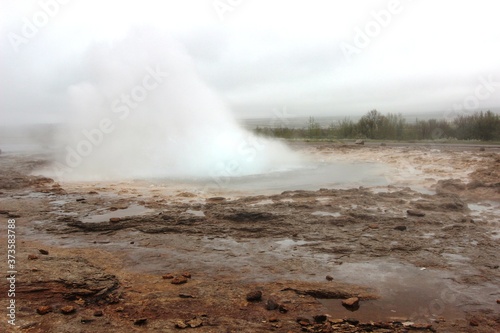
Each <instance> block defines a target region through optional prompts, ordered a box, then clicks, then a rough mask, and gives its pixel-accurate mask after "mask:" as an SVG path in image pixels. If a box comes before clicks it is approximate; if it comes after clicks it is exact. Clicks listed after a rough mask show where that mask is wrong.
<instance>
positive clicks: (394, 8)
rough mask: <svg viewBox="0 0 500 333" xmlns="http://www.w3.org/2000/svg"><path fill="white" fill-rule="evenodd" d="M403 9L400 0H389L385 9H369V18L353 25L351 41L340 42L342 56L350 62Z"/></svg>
mask: <svg viewBox="0 0 500 333" xmlns="http://www.w3.org/2000/svg"><path fill="white" fill-rule="evenodd" d="M409 1H411V0H409ZM403 10H404V6H403V4H402V3H401V1H400V0H391V1H389V3H388V4H387V6H386V8H385V9H381V10H378V11H375V10H373V11H371V12H370V20H368V21H367V22H366V23H365V24H364V25H363V26H362V27H360V26H355V27H354V35H353V37H352V41H350V42H346V41H342V42H340V44H339V47H340V50H341V51H342V54H343V55H344V58H345V59H346V60H347V61H348V62H350V61H352V58H353V57H354V56H356V55H359V54H361V53H362V52H363V50H364V49H366V48H367V47H368V46H370V44H371V43H372V41H373V40H374V39H375V38H377V37H378V36H379V35H380V34H381V33H382V31H383V30H384V29H387V28H388V27H389V25H390V24H391V23H392V21H393V18H394V17H395V16H397V15H399V14H401V13H402V12H403Z"/></svg>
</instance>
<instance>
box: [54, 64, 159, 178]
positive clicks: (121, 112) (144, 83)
mask: <svg viewBox="0 0 500 333" xmlns="http://www.w3.org/2000/svg"><path fill="white" fill-rule="evenodd" d="M168 77H169V74H168V73H167V72H163V71H162V70H161V69H160V68H159V67H158V66H156V68H154V69H153V68H152V67H149V66H148V67H146V74H145V75H144V76H143V78H142V80H141V81H140V83H138V84H136V85H135V86H134V87H132V88H131V89H130V90H129V91H127V92H124V93H122V94H120V96H119V97H117V98H116V99H115V100H114V101H112V102H111V104H110V111H111V112H112V113H114V114H116V116H117V117H118V120H116V119H113V118H112V117H103V118H101V119H100V121H99V122H98V123H97V126H95V127H94V128H90V129H87V128H84V129H83V130H82V131H81V132H80V134H81V135H80V137H81V139H80V140H79V141H78V142H76V144H75V145H67V146H66V149H65V158H64V163H61V162H55V163H54V165H53V172H54V174H55V175H56V176H57V177H59V178H61V177H62V176H63V175H64V174H65V173H70V172H72V170H73V169H75V168H77V167H79V166H80V165H81V164H82V162H83V161H84V158H85V157H87V156H89V155H91V154H92V152H93V151H94V149H95V148H96V147H99V146H101V145H102V144H103V142H104V141H105V139H106V137H108V136H109V135H110V134H111V133H113V131H114V130H115V128H116V126H118V124H119V122H122V121H124V120H125V119H127V118H128V117H129V115H130V113H131V111H133V110H135V109H137V108H138V107H139V106H140V104H141V103H142V102H144V101H145V100H146V99H147V97H148V96H149V95H150V94H151V93H152V92H153V91H154V90H155V89H157V88H158V87H159V86H160V85H162V84H163V83H164V82H165V79H166V78H168Z"/></svg>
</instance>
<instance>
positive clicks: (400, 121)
mask: <svg viewBox="0 0 500 333" xmlns="http://www.w3.org/2000/svg"><path fill="white" fill-rule="evenodd" d="M254 131H255V132H256V133H257V134H259V135H263V136H270V137H276V138H284V139H314V140H338V139H374V140H439V139H456V140H481V141H500V116H499V115H497V114H495V113H493V112H491V111H486V112H483V111H481V112H476V113H474V114H470V115H460V116H458V117H457V118H455V119H453V120H452V121H447V120H445V119H440V120H437V119H428V120H418V119H417V120H416V121H415V122H414V123H408V122H407V121H406V120H405V119H404V118H403V116H402V115H401V114H392V113H389V114H387V115H383V114H381V113H380V112H378V111H377V110H372V111H370V112H368V113H367V114H365V115H364V116H363V117H361V119H359V120H358V121H357V122H354V121H352V120H351V119H349V118H345V119H343V120H341V121H337V122H336V123H331V124H330V125H329V126H326V127H325V126H321V125H320V124H319V123H318V122H316V121H315V119H314V117H310V118H309V122H308V124H307V127H303V128H289V127H284V126H278V127H257V128H255V130H254Z"/></svg>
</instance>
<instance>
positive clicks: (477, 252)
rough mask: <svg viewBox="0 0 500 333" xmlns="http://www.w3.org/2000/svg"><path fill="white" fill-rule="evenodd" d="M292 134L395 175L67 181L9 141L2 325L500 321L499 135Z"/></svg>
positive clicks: (398, 328) (396, 325)
mask: <svg viewBox="0 0 500 333" xmlns="http://www.w3.org/2000/svg"><path fill="white" fill-rule="evenodd" d="M294 149H296V150H299V151H301V152H302V153H304V154H306V155H308V156H310V157H311V159H313V160H316V161H321V163H323V164H327V165H328V164H329V163H337V162H342V163H344V165H352V167H353V168H354V166H356V165H360V164H363V163H365V164H366V163H376V164H374V166H375V165H376V166H377V167H380V165H384V168H385V170H386V171H384V172H382V173H379V174H378V176H379V178H381V179H383V180H384V182H383V184H378V183H379V182H378V183H377V182H374V183H370V184H371V185H370V186H366V185H363V182H362V181H361V182H355V181H352V182H350V181H348V182H347V183H342V182H339V184H338V186H335V185H334V184H333V185H332V184H331V183H329V182H327V181H325V186H324V188H320V187H318V188H317V189H314V190H309V191H306V190H288V191H276V189H274V190H272V189H271V190H267V189H265V188H262V189H256V188H253V189H251V190H246V191H242V190H238V189H237V188H236V189H235V188H234V187H232V188H231V189H226V190H225V189H222V188H218V187H216V186H212V187H210V186H209V187H200V186H197V185H195V184H193V183H186V184H181V183H175V184H171V183H169V182H167V181H165V180H163V181H161V182H160V181H154V180H150V181H123V182H100V183H97V182H60V183H56V182H54V181H53V180H52V179H49V178H44V177H39V176H33V175H32V173H33V171H34V170H37V169H38V168H40V167H43V166H44V165H46V164H47V161H46V156H44V155H42V154H13V153H10V154H3V155H0V220H1V221H2V223H1V235H2V237H1V248H2V249H4V251H5V253H6V244H7V220H9V219H15V220H16V229H15V231H16V269H17V274H16V310H17V314H16V326H12V325H9V324H7V320H6V317H7V316H6V314H7V311H6V306H7V297H4V295H7V290H8V289H9V286H8V284H7V281H6V279H2V281H1V283H0V288H1V294H2V309H4V310H3V311H4V314H2V317H1V318H2V319H1V326H0V328H1V330H2V331H5V330H7V332H177V331H179V330H187V331H193V332H269V331H274V332H304V331H305V332H413V331H416V332H491V333H493V332H498V331H500V304H498V303H499V302H500V288H499V286H500V269H499V264H500V260H499V254H498V253H499V244H500V148H499V147H494V146H489V147H486V149H485V151H480V149H479V147H470V146H469V147H460V146H455V145H441V146H436V145H433V146H428V145H403V146H396V145H388V146H378V145H366V146H355V145H351V144H349V145H339V144H333V143H331V144H330V143H321V144H307V143H295V144H294ZM311 172H314V171H311ZM357 172H361V171H357ZM360 179H362V178H360ZM375 183H377V184H376V185H373V184H375ZM360 185H363V186H360ZM311 186H312V187H314V184H313V185H311ZM321 187H323V186H321ZM40 249H42V250H46V251H48V254H42V253H41V252H40V251H39V250H40ZM45 253H46V252H45ZM3 258H4V259H6V256H4V257H3ZM1 267H2V270H3V271H4V272H7V271H8V269H7V266H6V260H2V266H1ZM182 274H184V275H186V276H190V277H187V278H184V279H183V278H181V276H182ZM327 276H328V279H327ZM172 277H174V278H175V279H171V278H172ZM173 280H178V281H179V282H181V284H172V283H171V282H172V281H173ZM259 292H260V293H261V294H262V296H261V298H260V297H259V296H260V293H259ZM249 294H250V295H249ZM252 296H253V298H254V299H252ZM352 297H357V298H358V299H359V306H358V307H356V306H354V307H350V308H348V307H344V306H342V300H345V299H348V298H352ZM65 306H70V307H66V308H65V310H66V311H67V312H69V313H68V314H63V313H62V312H61V309H62V308H64V307H65ZM43 307H46V308H43ZM43 310H47V311H48V313H46V314H39V313H38V312H42V313H43ZM63 310H64V309H63ZM63 312H64V311H63Z"/></svg>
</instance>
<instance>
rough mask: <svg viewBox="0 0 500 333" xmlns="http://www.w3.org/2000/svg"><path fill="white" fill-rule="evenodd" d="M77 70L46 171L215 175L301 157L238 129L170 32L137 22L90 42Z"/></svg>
mask: <svg viewBox="0 0 500 333" xmlns="http://www.w3.org/2000/svg"><path fill="white" fill-rule="evenodd" d="M79 75H80V77H81V79H79V80H78V83H76V84H73V85H72V86H71V87H70V88H69V89H68V93H69V98H70V102H71V119H70V120H71V124H70V125H69V127H68V128H66V129H65V130H64V131H63V132H62V133H60V139H61V140H62V141H60V142H62V143H63V144H62V146H61V147H63V149H64V152H63V153H62V154H61V156H59V158H58V162H57V163H56V165H55V167H54V169H53V171H54V173H55V174H56V175H54V176H59V177H60V178H63V179H74V180H86V179H87V180H104V179H127V178H151V177H197V178H198V177H200V178H218V177H233V176H244V175H252V174H260V173H268V172H273V171H278V170H284V169H288V168H290V167H294V166H296V165H297V163H298V162H299V161H298V157H297V156H296V155H295V154H294V153H292V152H291V151H290V150H289V149H288V148H287V147H286V146H284V145H283V144H281V143H279V142H276V141H272V140H267V139H263V138H260V137H256V136H255V135H253V134H252V133H250V132H249V131H246V130H244V129H242V128H241V127H240V126H239V124H238V123H237V121H236V120H235V118H234V117H233V115H232V114H231V112H230V110H229V109H228V108H227V107H226V106H225V105H224V103H223V102H222V101H221V100H220V99H219V98H218V97H217V96H216V95H215V94H214V93H213V92H212V91H211V89H209V87H208V86H207V85H206V84H204V83H203V82H202V81H201V79H200V78H199V77H198V75H197V74H196V71H195V68H194V65H193V63H192V62H191V60H190V57H189V56H188V55H187V53H186V52H184V51H183V48H182V47H181V46H180V45H179V44H178V43H177V42H176V41H175V40H173V39H172V38H169V37H165V36H163V35H161V34H157V33H155V32H152V31H150V30H144V29H139V30H135V31H133V32H131V33H130V34H129V35H128V36H127V37H126V38H124V39H122V40H120V41H115V42H112V43H105V44H104V43H95V44H93V45H92V46H91V47H90V48H89V50H88V52H86V55H85V57H84V60H83V63H82V66H81V68H80V74H79Z"/></svg>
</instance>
